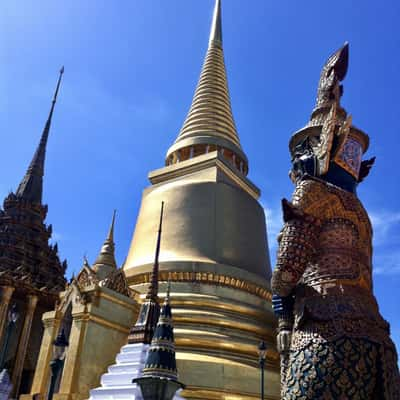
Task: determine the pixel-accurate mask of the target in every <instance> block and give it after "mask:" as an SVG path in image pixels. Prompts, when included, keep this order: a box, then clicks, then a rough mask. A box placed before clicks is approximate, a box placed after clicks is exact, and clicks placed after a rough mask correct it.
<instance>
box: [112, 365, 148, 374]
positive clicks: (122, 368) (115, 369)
mask: <svg viewBox="0 0 400 400" xmlns="http://www.w3.org/2000/svg"><path fill="white" fill-rule="evenodd" d="M143 367H144V362H134V363H124V364H114V365H110V366H109V367H108V372H110V373H112V374H116V373H119V372H122V373H124V372H132V373H134V371H140V372H141V371H142V370H143Z"/></svg>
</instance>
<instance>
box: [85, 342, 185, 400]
mask: <svg viewBox="0 0 400 400" xmlns="http://www.w3.org/2000/svg"><path fill="white" fill-rule="evenodd" d="M149 347H150V346H149V345H148V344H143V343H136V344H127V345H125V346H123V347H122V348H121V351H120V353H119V354H118V355H117V358H116V364H114V365H111V366H110V367H108V372H107V373H105V374H104V375H102V377H101V381H100V382H101V386H100V387H98V388H96V389H92V390H91V391H90V400H143V397H142V393H141V391H140V388H139V387H138V385H136V383H132V380H133V379H134V378H138V377H140V376H141V375H142V371H143V368H144V364H145V362H146V357H147V352H148V350H149ZM174 400H183V397H180V396H179V395H175V396H174Z"/></svg>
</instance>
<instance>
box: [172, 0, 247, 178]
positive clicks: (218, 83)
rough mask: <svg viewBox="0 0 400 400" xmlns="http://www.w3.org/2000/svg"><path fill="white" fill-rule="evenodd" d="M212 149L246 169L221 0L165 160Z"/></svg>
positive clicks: (198, 153) (184, 157) (244, 171)
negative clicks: (189, 99) (232, 95)
mask: <svg viewBox="0 0 400 400" xmlns="http://www.w3.org/2000/svg"><path fill="white" fill-rule="evenodd" d="M213 150H221V151H225V152H226V156H228V157H229V159H230V160H231V161H233V162H234V163H235V164H236V166H237V168H238V169H240V170H241V172H243V173H247V157H246V155H245V154H244V152H243V150H242V148H241V145H240V141H239V136H238V133H237V130H236V125H235V122H234V118H233V114H232V107H231V100H230V96H229V89H228V80H227V75H226V67H225V61H224V52H223V46H222V18H221V0H216V3H215V9H214V16H213V21H212V25H211V33H210V40H209V45H208V50H207V54H206V58H205V61H204V65H203V68H202V71H201V74H200V79H199V82H198V85H197V88H196V91H195V94H194V98H193V101H192V105H191V107H190V110H189V113H188V115H187V117H186V120H185V122H184V124H183V127H182V129H181V131H180V133H179V135H178V138H177V139H176V141H175V143H174V144H173V145H172V147H171V148H170V149H169V150H168V153H167V164H171V163H176V162H179V161H184V160H186V159H188V158H192V157H193V156H196V155H201V154H204V153H207V152H209V151H213Z"/></svg>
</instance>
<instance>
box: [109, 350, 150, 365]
mask: <svg viewBox="0 0 400 400" xmlns="http://www.w3.org/2000/svg"><path fill="white" fill-rule="evenodd" d="M146 357H147V352H141V353H119V354H118V355H117V357H116V361H117V364H119V363H124V364H125V363H136V362H140V363H143V364H144V363H145V362H146Z"/></svg>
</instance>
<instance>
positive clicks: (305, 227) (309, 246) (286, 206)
mask: <svg viewBox="0 0 400 400" xmlns="http://www.w3.org/2000/svg"><path fill="white" fill-rule="evenodd" d="M282 208H283V216H284V222H285V225H284V227H283V229H282V233H281V239H280V244H279V249H278V255H277V262H276V267H275V270H274V273H273V275H272V281H271V286H272V293H273V294H274V295H278V296H280V297H287V296H290V295H291V294H292V291H293V289H294V287H295V286H296V285H297V283H298V281H299V280H300V278H301V277H302V275H303V273H304V270H305V268H306V266H307V263H308V262H309V261H310V259H311V257H312V256H313V254H314V252H315V243H316V239H317V235H318V232H319V223H318V220H317V219H316V218H314V217H313V216H311V215H309V214H307V213H305V212H304V211H303V210H302V209H301V208H300V207H297V206H294V205H292V204H291V203H290V202H288V201H287V200H285V199H284V200H283V201H282Z"/></svg>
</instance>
